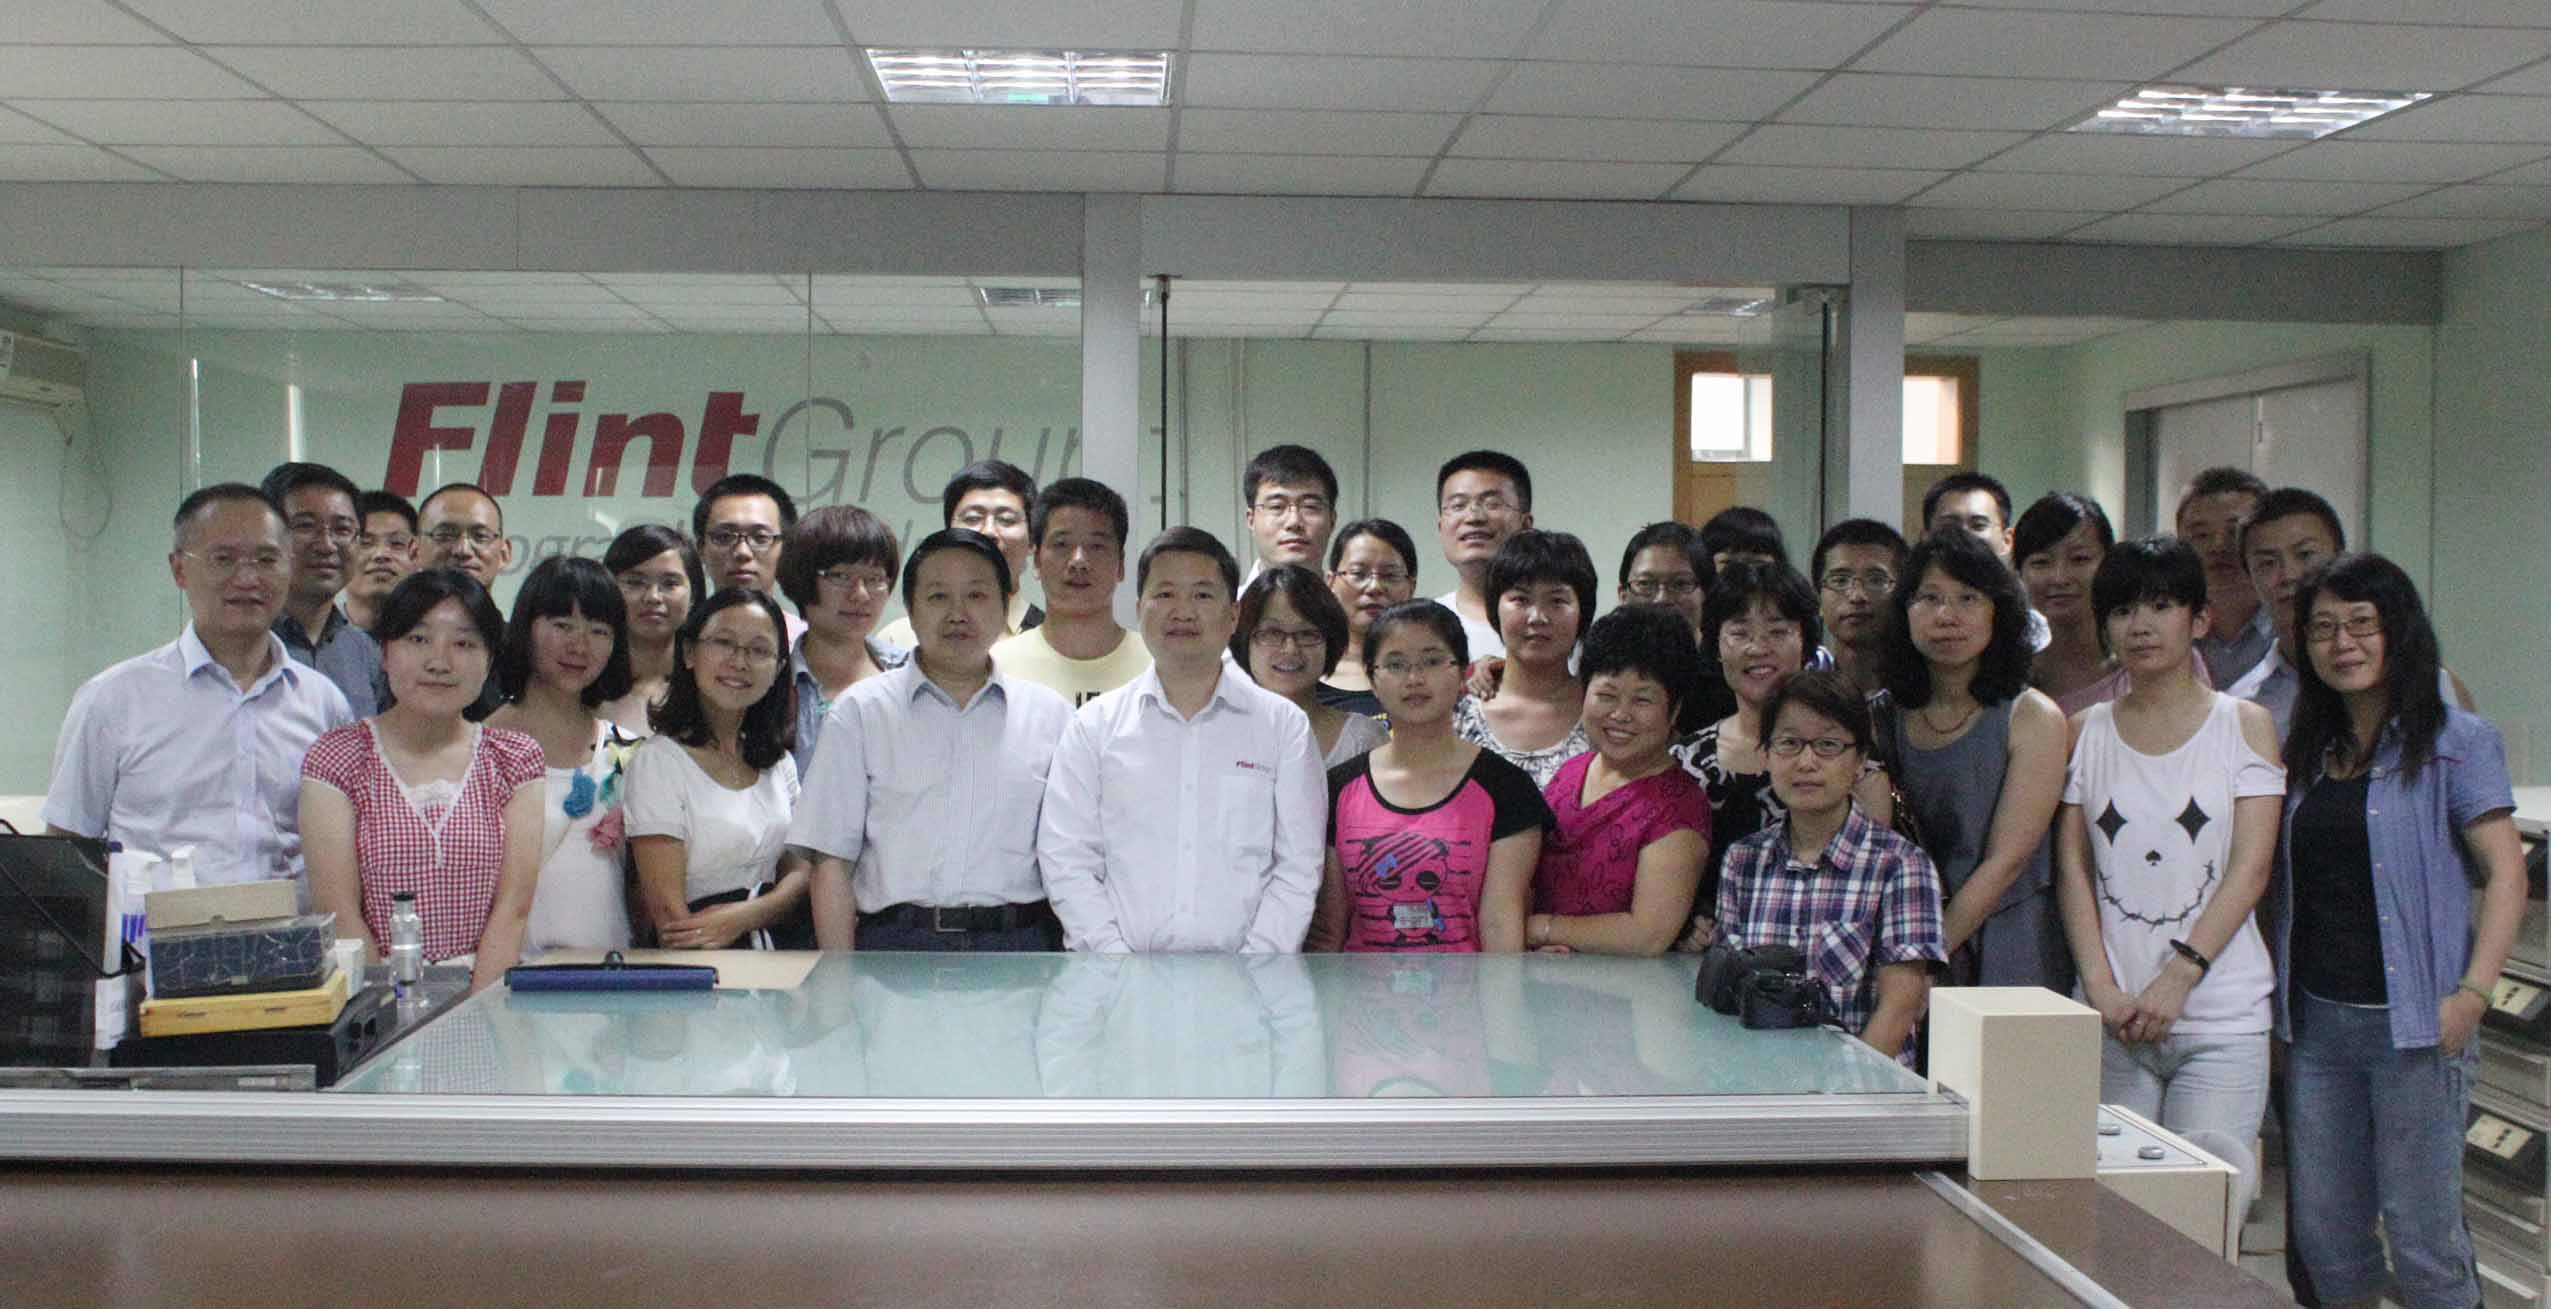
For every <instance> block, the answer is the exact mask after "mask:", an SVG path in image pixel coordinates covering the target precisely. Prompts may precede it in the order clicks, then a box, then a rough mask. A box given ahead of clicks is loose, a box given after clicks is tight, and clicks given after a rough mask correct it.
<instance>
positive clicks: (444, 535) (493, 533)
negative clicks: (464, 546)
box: [425, 523, 505, 550]
mask: <svg viewBox="0 0 2551 1309" xmlns="http://www.w3.org/2000/svg"><path fill="white" fill-rule="evenodd" d="M463 537H467V538H468V539H469V543H470V544H471V545H473V546H476V547H478V548H479V549H481V550H484V549H487V548H488V547H490V546H492V545H494V544H496V543H497V542H499V541H502V540H504V539H505V534H504V533H503V532H499V531H497V530H496V529H494V528H492V527H473V528H470V529H469V530H468V531H462V530H461V529H460V528H457V527H454V526H452V525H451V524H449V523H446V524H444V525H443V526H441V527H438V528H435V529H434V530H433V531H431V532H427V533H426V534H425V539H426V540H428V541H432V542H433V543H434V544H436V545H439V546H441V547H443V548H444V549H446V550H449V549H451V548H452V547H453V546H456V545H459V544H460V543H461V539H462V538H463Z"/></svg>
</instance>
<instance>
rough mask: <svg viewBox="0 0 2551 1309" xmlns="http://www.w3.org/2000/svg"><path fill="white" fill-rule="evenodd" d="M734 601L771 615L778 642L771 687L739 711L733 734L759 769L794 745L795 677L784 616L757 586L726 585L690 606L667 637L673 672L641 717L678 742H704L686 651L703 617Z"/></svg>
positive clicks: (705, 729)
mask: <svg viewBox="0 0 2551 1309" xmlns="http://www.w3.org/2000/svg"><path fill="white" fill-rule="evenodd" d="M738 605H758V606H760V607H761V610H762V613H763V615H764V616H765V617H768V618H769V619H770V620H771V634H772V636H773V637H774V638H775V639H777V640H778V641H779V643H780V652H779V658H780V662H779V666H778V667H777V668H775V669H773V670H772V671H771V689H770V690H768V691H765V692H763V693H762V698H761V699H759V700H756V701H754V702H753V703H752V705H751V706H750V707H749V708H747V709H746V710H745V711H744V725H743V728H742V729H741V730H740V731H738V732H737V733H736V737H737V740H736V745H737V747H738V748H739V751H740V752H741V753H742V754H743V756H744V762H745V763H746V764H748V765H750V766H751V767H752V768H754V769H755V770H756V771H759V770H761V769H766V768H770V767H772V766H774V765H776V764H778V763H779V761H780V760H782V759H785V758H787V757H788V752H789V751H790V750H792V749H794V748H795V747H796V745H797V679H796V677H794V676H792V675H791V674H790V673H789V669H788V618H787V616H786V615H785V614H783V613H781V612H780V607H779V601H777V600H774V599H772V598H770V596H769V595H767V594H765V593H763V592H761V591H758V590H755V589H753V588H751V587H745V586H730V587H728V588H726V589H725V590H723V591H720V592H718V593H717V594H716V595H713V596H710V597H709V598H708V600H707V601H706V602H705V603H702V604H697V605H693V606H692V607H691V616H690V618H688V619H687V620H685V621H684V622H683V624H682V631H681V632H680V634H678V635H676V636H675V637H674V638H673V673H672V675H671V676H670V677H669V678H667V679H666V685H665V688H664V698H663V699H662V700H658V701H656V702H655V703H654V704H653V705H650V706H648V708H647V722H648V724H649V725H650V726H652V727H654V728H655V730H656V734H657V735H658V736H669V737H672V738H673V739H674V740H676V741H679V742H681V743H682V744H684V745H695V746H706V745H708V744H709V743H710V742H709V716H708V709H707V707H706V706H705V705H702V704H701V703H700V680H699V675H698V674H697V673H696V672H694V671H693V670H694V668H696V667H697V664H698V661H697V659H695V658H694V657H693V655H692V651H693V650H694V649H696V648H697V647H698V645H699V643H700V632H701V631H702V629H704V628H706V627H707V626H708V622H709V620H710V619H712V618H715V617H717V616H718V615H719V614H721V613H723V612H725V611H726V610H729V609H733V608H735V607H736V606H738Z"/></svg>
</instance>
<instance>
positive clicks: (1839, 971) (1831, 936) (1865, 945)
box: [1807, 923, 1876, 1016]
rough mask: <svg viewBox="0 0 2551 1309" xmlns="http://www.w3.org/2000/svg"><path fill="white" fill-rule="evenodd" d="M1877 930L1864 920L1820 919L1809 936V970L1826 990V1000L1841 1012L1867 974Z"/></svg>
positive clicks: (1827, 1003)
mask: <svg viewBox="0 0 2551 1309" xmlns="http://www.w3.org/2000/svg"><path fill="white" fill-rule="evenodd" d="M1875 945H1876V939H1875V934H1874V933H1872V932H1871V931H1870V929H1869V927H1868V926H1867V925H1865V924H1862V923H1820V924H1818V925H1817V927H1816V929H1815V930H1814V931H1812V932H1810V933H1808V936H1807V971H1808V972H1809V973H1810V974H1811V975H1813V976H1814V977H1815V979H1816V981H1817V983H1818V984H1819V985H1820V986H1822V987H1823V989H1824V992H1825V1003H1826V1005H1827V1007H1828V1008H1831V1009H1833V1010H1834V1011H1835V1015H1836V1016H1839V1014H1840V1011H1841V1008H1842V1006H1843V1005H1844V1004H1845V1003H1847V1002H1848V1001H1849V1000H1850V998H1851V997H1852V995H1853V994H1854V993H1856V992H1857V991H1858V990H1859V988H1860V983H1861V981H1862V980H1864V979H1865V977H1866V975H1867V969H1868V967H1869V955H1870V952H1871V950H1872V949H1874V948H1875Z"/></svg>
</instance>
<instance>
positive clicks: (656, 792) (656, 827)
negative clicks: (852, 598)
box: [627, 587, 813, 950]
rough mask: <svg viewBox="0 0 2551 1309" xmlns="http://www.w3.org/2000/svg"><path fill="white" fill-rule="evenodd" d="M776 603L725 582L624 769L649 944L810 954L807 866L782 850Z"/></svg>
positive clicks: (703, 609) (785, 756)
mask: <svg viewBox="0 0 2551 1309" xmlns="http://www.w3.org/2000/svg"><path fill="white" fill-rule="evenodd" d="M787 633H788V627H787V625H786V624H785V623H783V622H781V621H780V608H779V602H778V601H776V600H773V599H771V598H770V597H769V596H768V595H766V594H764V593H762V592H760V591H755V590H750V589H747V588H744V587H728V588H727V589H726V590H723V591H720V592H718V593H717V594H716V595H713V596H710V597H709V599H708V603H706V604H703V605H701V606H700V607H699V608H697V609H695V610H693V611H692V613H691V619H690V621H689V622H687V623H685V624H684V625H683V628H682V632H681V634H680V635H679V636H678V637H677V638H676V639H675V643H674V661H673V687H672V690H670V691H669V692H667V693H666V695H665V698H664V702H663V703H661V704H659V705H657V706H656V707H655V711H654V720H655V731H656V734H655V736H653V737H652V738H650V739H649V740H648V741H647V743H646V744H644V745H642V746H639V747H638V752H637V753H636V754H635V755H634V756H632V757H631V758H630V760H629V798H628V801H627V805H628V819H627V823H628V830H629V847H630V849H631V851H632V852H634V853H635V855H636V856H637V864H638V893H639V896H640V897H641V899H642V900H643V901H644V903H645V907H646V911H647V917H648V919H649V920H650V921H652V922H653V923H654V925H655V932H656V941H657V943H658V944H659V945H662V946H664V947H665V948H667V949H674V950H719V949H725V948H728V947H730V946H736V945H744V946H748V947H750V948H753V949H760V950H771V949H811V948H813V933H812V930H811V928H809V927H807V918H806V915H805V914H804V912H802V907H803V906H804V904H805V902H806V881H807V875H808V870H807V866H806V863H805V861H804V860H803V859H801V858H799V857H798V856H796V855H795V854H792V853H790V852H789V851H788V849H787V839H788V822H789V818H790V816H791V814H792V812H793V811H794V810H795V808H796V806H797V789H798V788H797V763H796V761H795V760H793V759H791V758H790V757H789V746H790V745H791V744H792V743H794V741H795V739H796V736H797V708H796V700H795V695H794V691H793V688H792V687H791V684H790V680H789V679H788V678H787V677H785V676H783V675H782V668H783V665H784V663H785V661H786V659H787V649H788V647H787V644H786V643H787V640H788V635H787Z"/></svg>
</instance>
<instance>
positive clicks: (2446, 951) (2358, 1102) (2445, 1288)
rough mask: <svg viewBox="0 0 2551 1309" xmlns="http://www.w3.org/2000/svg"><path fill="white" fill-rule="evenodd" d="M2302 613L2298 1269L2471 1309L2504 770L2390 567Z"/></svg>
mask: <svg viewBox="0 0 2551 1309" xmlns="http://www.w3.org/2000/svg"><path fill="white" fill-rule="evenodd" d="M2295 612H2296V613H2298V614H2300V615H2301V616H2302V617H2301V621H2300V627H2301V635H2302V637H2303V649H2304V654H2305V656H2306V657H2305V658H2304V660H2303V661H2302V667H2301V668H2300V669H2299V670H2298V672H2299V674H2300V676H2301V681H2302V690H2301V694H2300V697H2299V698H2298V700H2297V703H2296V707H2295V716H2294V728H2293V732H2292V734H2291V735H2289V736H2288V737H2287V739H2286V746H2285V764H2286V778H2287V793H2286V801H2285V815H2286V822H2285V835H2284V838H2283V840H2282V842H2281V848H2280V850H2279V854H2278V858H2277V879H2276V887H2275V890H2274V891H2273V892H2272V893H2271V896H2270V900H2271V906H2270V907H2271V908H2272V910H2273V911H2274V920H2275V921H2274V924H2273V933H2272V936H2273V939H2274V941H2275V944H2276V951H2275V954H2276V959H2277V988H2276V1033H2277V1036H2278V1037H2279V1038H2280V1039H2282V1040H2286V1041H2290V1042H2291V1043H2292V1044H2291V1046H2290V1047H2289V1052H2288V1057H2287V1063H2286V1070H2287V1071H2286V1094H2287V1105H2286V1114H2287V1117H2286V1132H2287V1149H2288V1152H2289V1155H2290V1160H2291V1162H2290V1168H2289V1171H2290V1175H2291V1179H2292V1180H2291V1186H2292V1188H2293V1195H2292V1200H2293V1208H2292V1218H2291V1225H2290V1227H2289V1230H2290V1231H2291V1232H2292V1234H2293V1240H2294V1252H2295V1254H2296V1256H2297V1258H2298V1261H2299V1262H2300V1264H2301V1271H2302V1273H2303V1274H2304V1280H2305V1281H2306V1282H2307V1283H2308V1289H2309V1290H2310V1291H2312V1292H2313V1293H2314V1294H2315V1295H2316V1296H2317V1297H2318V1303H2321V1304H2325V1305H2338V1304H2356V1303H2366V1304H2371V1303H2373V1302H2374V1300H2375V1299H2376V1298H2377V1297H2378V1296H2379V1295H2381V1294H2382V1293H2384V1292H2385V1291H2386V1290H2387V1289H2389V1290H2390V1294H2391V1296H2392V1297H2393V1298H2394V1299H2397V1300H2398V1301H2400V1302H2401V1303H2403V1304H2405V1305H2409V1306H2413V1307H2415V1306H2424V1305H2454V1306H2465V1305H2471V1304H2476V1303H2478V1302H2479V1297H2480V1290H2479V1287H2478V1285H2477V1282H2476V1279H2475V1274H2474V1270H2473V1264H2472V1250H2471V1236H2470V1232H2469V1230H2468V1229H2467V1228H2466V1227H2465V1226H2464V1224H2463V1216H2462V1153H2463V1125H2464V1118H2465V1115H2466V1113H2467V1112H2468V1108H2469V1104H2470V1095H2471V1086H2470V1078H2471V1071H2472V1067H2473V1063H2474V1052H2473V1049H2472V1045H2471V1042H2472V1037H2473V1034H2474V1032H2475V1031H2476V1030H2477V1029H2478V1028H2479V1026H2480V1020H2481V1017H2482V1016H2483V1015H2484V1014H2486V1013H2487V1012H2488V1008H2489V996H2490V992H2491V990H2492V989H2493V988H2495V987H2496V985H2497V983H2498V968H2499V965H2500V964H2502V963H2503V962H2504V961H2505V959H2506V956H2507V950H2508V947H2509V946H2510V945H2512V944H2513V943H2514V940H2515V933H2516V924H2517V920H2518V917H2519V915H2520V914H2521V913H2522V911H2523V908H2524V901H2525V874H2524V863H2523V855H2522V851H2521V846H2520V845H2519V843H2518V841H2517V839H2516V829H2515V821H2514V810H2515V795H2514V792H2513V791H2512V790H2511V789H2510V788H2509V786H2508V781H2507V766H2506V755H2505V750H2504V748H2503V746H2502V745H2501V744H2500V741H2499V738H2498V731H2497V729H2496V728H2494V727H2491V726H2490V725H2489V723H2488V722H2487V721H2486V720H2484V719H2481V718H2479V717H2478V716H2476V715H2473V714H2469V713H2466V712H2464V711H2462V710H2459V709H2452V708H2448V707H2447V706H2446V705H2445V703H2444V701H2443V699H2442V698H2441V697H2440V696H2439V695H2438V694H2437V690H2436V667H2437V652H2436V633H2435V630H2434V629H2433V628H2432V627H2430V626H2429V625H2428V622H2427V613H2426V610H2425V608H2424V607H2423V606H2421V605H2420V603H2419V599H2418V591H2417V589H2416V587H2415V586H2414V585H2413V584H2412V583H2411V582H2410V580H2409V577H2408V575H2407V574H2405V573H2403V572H2402V571H2401V570H2400V568H2399V567H2398V566H2397V565H2395V564H2393V563H2392V562H2391V561H2389V560H2387V559H2384V558H2381V557H2380V556H2377V555H2348V556H2345V557H2342V558H2339V559H2336V560H2332V561H2331V562H2330V563H2329V564H2327V565H2325V566H2324V567H2323V568H2321V569H2320V570H2319V571H2318V572H2316V573H2315V574H2314V575H2312V576H2311V577H2308V578H2306V579H2305V580H2304V583H2303V586H2302V589H2301V591H2300V593H2299V594H2297V595H2296V597H2295ZM2474 886H2481V887H2483V888H2484V890H2483V891H2482V898H2481V906H2480V913H2479V916H2478V922H2479V925H2478V927H2477V929H2476V930H2475V929H2474V928H2473V926H2472V923H2473V914H2472V904H2471V896H2472V888H2473V887H2474ZM2378 1221H2379V1223H2380V1225H2381V1233H2382V1239H2381V1240H2378V1239H2377V1237H2376V1224H2377V1222H2378ZM2383 1240H2388V1241H2389V1243H2390V1246H2391V1267H2390V1270H2389V1272H2388V1275H2387V1273H2386V1270H2385V1266H2384V1259H2383V1245H2382V1241H2383ZM2387 1282H2388V1284H2389V1285H2388V1286H2387ZM2392 1288H2396V1289H2392ZM2298 1289H2305V1288H2298Z"/></svg>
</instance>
